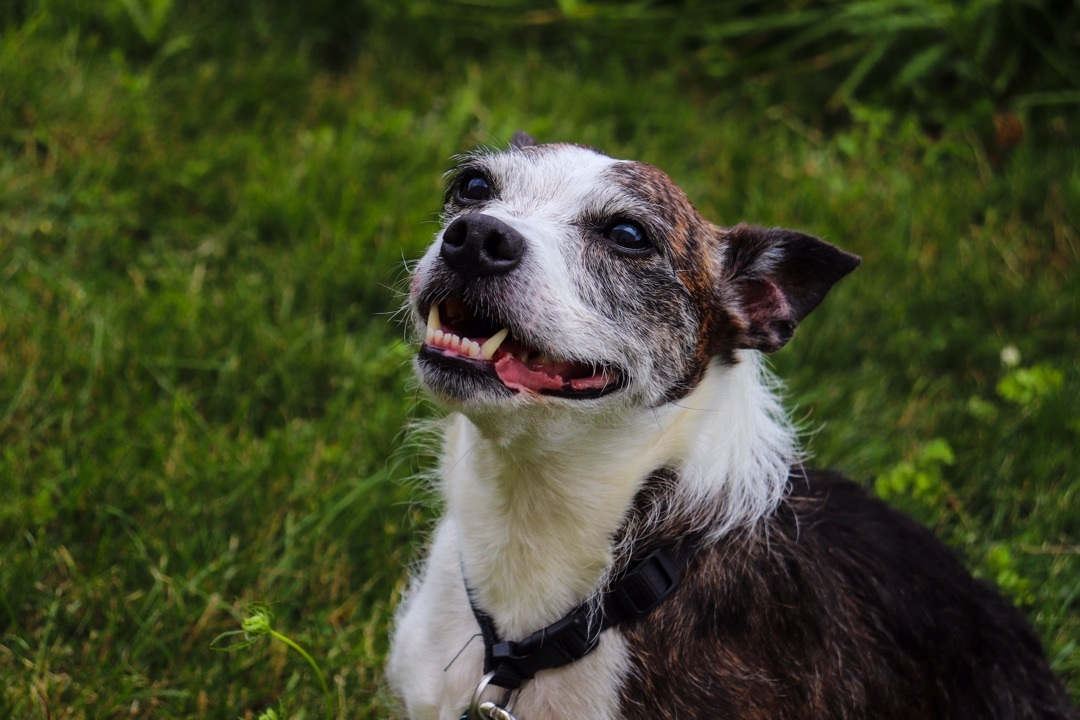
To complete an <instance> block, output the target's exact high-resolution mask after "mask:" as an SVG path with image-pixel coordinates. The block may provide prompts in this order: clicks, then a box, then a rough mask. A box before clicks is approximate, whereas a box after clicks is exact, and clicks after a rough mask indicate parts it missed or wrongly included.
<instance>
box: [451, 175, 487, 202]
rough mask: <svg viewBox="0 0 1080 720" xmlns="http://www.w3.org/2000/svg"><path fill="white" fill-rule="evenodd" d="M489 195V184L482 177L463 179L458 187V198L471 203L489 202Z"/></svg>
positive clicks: (474, 176)
mask: <svg viewBox="0 0 1080 720" xmlns="http://www.w3.org/2000/svg"><path fill="white" fill-rule="evenodd" d="M491 195H492V193H491V183H489V182H488V180H487V178H486V177H484V176H483V175H472V176H469V177H465V178H463V179H462V181H461V184H460V185H458V197H460V198H461V199H462V200H466V201H472V202H478V201H481V200H490V199H491Z"/></svg>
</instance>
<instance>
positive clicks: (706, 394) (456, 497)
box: [389, 357, 794, 720]
mask: <svg viewBox="0 0 1080 720" xmlns="http://www.w3.org/2000/svg"><path fill="white" fill-rule="evenodd" d="M575 420H580V422H575ZM448 422H449V424H448V428H447V432H446V437H445V444H444V451H443V452H444V455H443V462H442V487H441V489H442V492H443V494H444V496H445V498H446V503H447V515H446V517H445V518H444V519H443V520H442V521H441V523H440V524H439V526H438V529H437V531H436V533H435V537H434V541H433V543H432V546H431V549H430V553H429V556H428V559H427V563H426V567H425V569H424V571H423V573H422V575H421V577H420V578H419V581H418V582H416V583H415V584H414V586H413V588H412V590H411V591H410V594H409V596H408V598H407V599H406V603H405V605H404V606H403V609H402V611H401V612H400V613H399V616H398V619H397V627H396V630H395V633H394V638H393V649H392V652H391V657H390V665H389V677H390V680H391V683H392V684H393V686H394V688H395V690H396V691H397V692H398V694H399V695H400V696H401V697H402V698H403V699H404V701H405V705H406V711H407V713H408V716H409V717H410V718H412V719H413V720H434V719H436V718H438V719H439V720H457V719H458V718H459V717H460V716H461V713H462V711H463V710H464V709H465V707H466V706H467V705H468V702H469V699H470V696H471V693H472V690H473V688H474V687H475V686H476V684H477V682H478V681H479V679H480V677H481V674H482V667H481V666H482V663H483V642H482V640H481V638H480V637H479V635H478V633H479V628H478V626H477V623H476V620H475V618H474V617H473V615H472V611H471V610H470V607H469V602H468V597H467V596H466V592H465V584H464V577H463V568H464V573H465V574H467V575H468V581H469V583H470V586H471V587H472V588H473V589H474V591H475V592H476V597H477V599H478V600H479V602H480V604H481V605H482V607H483V608H484V609H485V610H486V611H487V612H488V613H489V614H490V615H491V616H492V618H493V619H494V620H495V622H496V625H497V626H498V628H499V630H500V632H501V633H502V634H503V636H504V637H505V638H506V639H515V640H516V639H520V638H522V637H525V636H527V635H529V634H531V633H532V632H534V631H535V630H538V629H540V628H542V627H545V626H546V625H548V624H550V623H552V622H554V621H556V620H558V619H559V618H560V617H562V616H563V615H565V614H566V613H567V612H568V611H569V610H571V609H572V608H573V607H575V606H576V605H578V604H579V603H581V602H582V601H583V600H585V599H586V598H588V597H590V596H591V595H592V594H593V593H595V591H596V589H597V585H598V582H599V581H600V580H601V579H602V576H603V575H604V573H605V572H606V571H607V569H608V568H609V566H610V564H611V562H612V559H613V558H612V553H613V548H612V538H613V536H614V535H615V533H616V532H617V530H618V528H619V526H620V525H621V523H622V522H623V520H624V518H625V515H626V512H627V510H628V508H629V507H630V505H631V503H632V500H633V497H634V495H635V493H636V492H637V491H638V489H639V488H640V487H641V484H642V483H643V482H644V480H645V479H646V478H647V477H648V476H649V474H650V473H651V472H652V471H653V470H655V469H656V468H658V467H662V466H671V467H675V468H677V469H678V470H679V472H680V486H679V492H681V493H684V494H685V496H686V497H685V499H684V504H685V505H686V506H687V507H688V508H692V507H693V506H695V505H701V506H702V507H710V508H713V509H715V508H716V507H717V502H716V501H717V499H718V496H720V499H722V500H723V503H722V506H723V507H724V508H725V509H726V516H725V517H721V518H716V517H710V518H709V519H708V520H705V519H704V518H703V524H710V525H712V526H713V527H714V529H715V530H716V532H722V531H723V530H724V529H726V528H729V527H731V526H732V525H735V524H742V523H746V522H754V521H756V520H757V519H759V518H760V517H762V516H763V515H764V514H766V513H768V512H770V511H771V509H772V508H773V506H774V504H775V502H776V500H777V499H778V498H779V496H780V494H781V492H782V490H783V487H784V484H785V482H786V478H787V472H788V467H789V463H790V462H791V461H792V459H793V457H792V456H793V448H794V443H793V441H792V436H791V433H790V430H789V429H788V426H787V424H786V421H785V419H784V416H783V413H782V412H781V411H780V408H779V405H778V404H777V403H776V401H775V399H774V397H773V395H772V394H771V392H770V390H769V389H768V387H767V384H766V383H765V382H764V380H763V376H762V372H761V367H760V365H759V363H758V361H757V360H756V358H755V357H748V358H745V359H744V362H742V363H740V364H738V365H736V366H734V367H720V366H714V367H712V368H710V371H709V373H707V375H706V378H705V380H704V381H703V382H702V383H701V384H700V385H699V386H698V387H697V388H696V389H695V390H694V392H692V393H691V394H690V395H689V396H687V397H686V398H684V399H683V400H682V401H680V402H679V403H672V404H670V405H667V406H665V407H662V408H658V409H656V410H654V411H650V412H640V411H638V412H636V413H633V414H617V413H613V414H612V415H611V416H608V417H606V418H597V417H595V416H592V417H590V418H588V419H587V421H586V419H585V418H579V419H575V418H568V417H567V416H566V413H560V414H558V416H557V417H553V418H552V419H551V420H550V422H549V421H546V420H545V416H544V414H543V413H542V412H541V413H537V414H534V415H531V416H529V417H521V418H518V419H517V421H515V422H507V421H506V419H505V418H503V419H502V421H501V422H500V423H499V424H497V425H496V424H493V425H487V424H485V423H484V422H483V419H482V418H481V419H480V421H479V422H480V425H479V426H478V425H477V424H474V423H473V422H472V421H470V420H468V419H466V418H464V417H462V416H453V417H452V418H451V419H450V420H449V421H448ZM743 433H751V437H754V438H756V441H755V442H738V441H737V440H738V438H732V437H731V435H732V434H739V435H741V434H743ZM740 448H741V449H743V450H745V452H736V451H737V450H738V449H740ZM462 648H464V651H462ZM459 652H460V655H459V654H458V653H459ZM455 656H456V659H455ZM626 663H627V660H626V648H625V643H624V640H623V638H622V636H621V635H620V633H619V632H618V629H617V628H615V629H610V630H608V631H606V632H605V633H604V634H603V636H602V639H601V643H600V645H599V647H598V648H597V649H596V650H595V651H593V652H592V653H591V654H589V655H587V656H586V657H585V658H583V659H582V660H580V661H578V662H577V663H574V664H573V665H570V666H566V667H563V668H558V669H554V670H546V671H543V672H541V673H540V674H538V675H537V677H536V678H535V679H533V680H531V681H529V682H527V683H526V684H525V685H524V686H523V688H522V690H521V691H520V693H519V696H518V698H517V699H516V702H515V705H514V712H515V714H516V715H517V716H518V717H519V718H520V720H540V719H541V718H548V719H551V720H559V719H561V718H566V719H567V720H569V719H570V718H579V717H581V716H582V712H585V711H586V710H587V713H588V715H589V716H590V717H593V718H597V719H610V720H615V719H616V718H618V716H619V715H618V712H619V711H618V708H619V697H620V692H621V689H622V685H623V683H624V682H625V680H626Z"/></svg>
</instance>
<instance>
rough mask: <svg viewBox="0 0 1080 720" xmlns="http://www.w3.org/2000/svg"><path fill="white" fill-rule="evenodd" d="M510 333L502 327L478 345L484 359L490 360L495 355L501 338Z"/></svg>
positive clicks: (501, 340)
mask: <svg viewBox="0 0 1080 720" xmlns="http://www.w3.org/2000/svg"><path fill="white" fill-rule="evenodd" d="M509 334H510V330H509V329H507V328H503V329H502V330H500V331H499V332H497V333H495V334H494V335H492V336H491V337H490V338H489V339H488V341H487V342H485V343H484V344H483V345H482V346H480V354H481V355H482V356H483V358H484V359H485V360H490V359H491V358H493V357H494V356H495V351H496V350H498V349H499V346H500V345H502V344H503V340H505V339H506V336H507V335H509Z"/></svg>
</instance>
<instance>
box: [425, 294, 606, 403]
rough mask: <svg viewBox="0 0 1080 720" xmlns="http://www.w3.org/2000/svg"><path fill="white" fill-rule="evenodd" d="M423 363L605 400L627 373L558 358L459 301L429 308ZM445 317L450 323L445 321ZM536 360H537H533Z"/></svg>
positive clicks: (511, 387)
mask: <svg viewBox="0 0 1080 720" xmlns="http://www.w3.org/2000/svg"><path fill="white" fill-rule="evenodd" d="M426 317H427V321H428V322H427V325H426V331H425V340H424V343H423V346H422V347H421V349H420V354H419V355H418V359H419V360H420V361H421V362H422V364H423V365H425V366H431V367H432V368H433V369H439V370H443V369H445V370H447V371H450V372H456V373H461V372H462V371H465V372H466V373H467V374H470V375H473V376H474V377H475V376H476V375H477V374H479V375H481V376H483V377H484V379H485V381H488V382H490V381H491V380H494V381H495V382H497V383H499V385H500V386H502V387H503V388H504V389H505V390H506V391H509V392H511V393H513V392H519V393H522V394H527V395H528V394H531V395H546V396H552V397H563V398H573V399H592V398H598V397H602V396H604V395H607V394H609V393H611V392H614V391H616V390H620V389H622V387H623V378H624V373H623V372H621V371H619V370H618V369H617V368H614V367H612V366H610V365H608V364H606V363H582V362H577V361H573V360H553V359H551V358H549V357H548V356H546V355H544V354H543V353H540V352H538V351H536V350H534V349H533V347H532V346H531V345H530V344H529V343H527V342H523V341H522V340H521V339H520V335H515V334H514V333H515V331H514V329H513V328H512V327H509V326H507V325H506V324H503V323H501V322H499V321H496V320H493V319H491V318H488V317H486V316H484V315H482V314H480V313H478V312H476V311H475V310H473V308H472V307H470V306H468V305H467V304H465V303H464V302H462V301H461V300H459V299H457V298H450V299H445V300H443V301H442V302H432V303H431V304H430V305H429V306H428V312H427V315H426ZM443 317H447V318H448V319H447V320H446V321H445V322H444V321H443V319H442V318H443ZM530 356H532V358H533V359H532V360H531V361H530V360H529V357H530Z"/></svg>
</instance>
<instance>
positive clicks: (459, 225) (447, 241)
mask: <svg viewBox="0 0 1080 720" xmlns="http://www.w3.org/2000/svg"><path fill="white" fill-rule="evenodd" d="M468 230H469V227H468V224H467V223H464V222H459V221H458V220H455V221H454V222H452V223H450V227H448V228H446V232H444V233H443V239H442V241H443V247H444V248H445V247H446V246H447V245H450V246H451V247H455V248H460V247H461V246H462V245H464V244H465V237H466V235H467V234H468Z"/></svg>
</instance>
